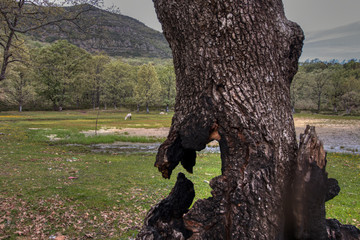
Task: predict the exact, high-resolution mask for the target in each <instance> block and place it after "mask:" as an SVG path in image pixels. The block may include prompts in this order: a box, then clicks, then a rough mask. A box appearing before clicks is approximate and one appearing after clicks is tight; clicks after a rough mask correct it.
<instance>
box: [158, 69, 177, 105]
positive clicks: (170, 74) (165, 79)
mask: <svg viewBox="0 0 360 240" xmlns="http://www.w3.org/2000/svg"><path fill="white" fill-rule="evenodd" d="M157 73H158V76H159V80H160V83H161V90H162V91H161V102H162V103H163V104H164V105H166V110H167V111H168V107H169V106H173V105H174V104H175V96H176V81H175V79H176V78H175V69H174V65H173V64H172V63H171V62H170V63H167V64H166V65H162V66H159V67H158V69H157Z"/></svg>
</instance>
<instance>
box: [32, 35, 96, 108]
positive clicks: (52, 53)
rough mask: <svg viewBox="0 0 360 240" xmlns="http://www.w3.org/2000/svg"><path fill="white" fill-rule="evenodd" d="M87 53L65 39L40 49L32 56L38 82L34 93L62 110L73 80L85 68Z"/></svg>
mask: <svg viewBox="0 0 360 240" xmlns="http://www.w3.org/2000/svg"><path fill="white" fill-rule="evenodd" d="M89 58H90V55H89V54H88V53H87V52H86V51H85V50H83V49H81V48H78V47H76V46H75V45H72V44H70V43H68V42H67V41H65V40H61V41H57V42H55V43H54V44H51V45H50V46H47V47H43V48H40V49H39V50H38V51H37V52H36V53H35V55H34V62H35V64H36V69H35V70H36V74H37V75H36V77H37V80H38V81H39V84H38V86H37V92H38V93H39V95H41V96H43V97H44V98H45V99H46V100H50V101H51V102H52V104H53V109H54V110H62V108H63V106H64V105H65V104H66V102H69V101H70V99H71V93H72V92H74V93H76V92H77V90H78V89H76V84H75V80H76V78H77V76H78V75H79V74H81V73H83V72H84V71H85V68H84V67H85V63H87V61H88V60H89Z"/></svg>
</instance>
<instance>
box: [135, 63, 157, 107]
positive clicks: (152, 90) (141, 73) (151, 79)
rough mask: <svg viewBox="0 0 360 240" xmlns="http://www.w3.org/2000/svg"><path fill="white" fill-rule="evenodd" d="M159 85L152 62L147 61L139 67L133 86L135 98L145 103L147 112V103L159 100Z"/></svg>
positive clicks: (140, 102)
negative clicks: (135, 82)
mask: <svg viewBox="0 0 360 240" xmlns="http://www.w3.org/2000/svg"><path fill="white" fill-rule="evenodd" d="M160 92H161V85H160V82H159V79H158V76H157V74H156V71H155V67H154V66H153V64H151V63H148V64H144V65H142V66H141V67H140V69H139V70H138V73H137V84H136V86H135V99H136V101H137V102H138V103H139V104H145V107H146V112H147V113H149V105H150V104H156V103H158V102H159V96H160V95H159V93H160Z"/></svg>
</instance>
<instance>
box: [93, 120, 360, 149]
mask: <svg viewBox="0 0 360 240" xmlns="http://www.w3.org/2000/svg"><path fill="white" fill-rule="evenodd" d="M306 125H311V126H315V129H316V132H317V134H318V135H319V137H320V139H321V140H322V141H323V144H324V148H325V150H326V151H328V152H342V153H352V154H360V121H359V120H333V119H308V118H298V119H295V128H296V135H297V137H298V138H299V136H300V134H301V133H302V132H303V131H304V130H305V127H306ZM168 131H169V129H168V128H157V129H145V128H129V129H120V130H119V129H105V130H102V134H114V133H117V134H124V133H126V134H127V135H132V136H155V137H166V136H167V134H168ZM90 134H91V133H90ZM159 146H160V143H125V142H116V143H113V144H94V145H91V146H90V147H91V149H92V151H95V152H109V153H136V152H143V153H144V152H147V153H156V152H157V149H158V147H159ZM219 151H220V149H219V147H217V146H216V144H215V146H214V144H211V145H210V146H208V147H207V148H206V149H204V150H203V152H219Z"/></svg>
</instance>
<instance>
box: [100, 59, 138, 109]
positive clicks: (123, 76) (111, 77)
mask: <svg viewBox="0 0 360 240" xmlns="http://www.w3.org/2000/svg"><path fill="white" fill-rule="evenodd" d="M131 71H132V66H130V65H129V64H126V63H124V62H123V61H121V60H116V61H112V62H110V63H108V64H107V65H106V66H105V70H104V79H105V84H104V102H109V103H111V104H113V106H114V108H115V109H116V108H117V106H118V105H119V104H120V106H121V104H122V103H124V102H125V100H126V98H129V97H131V96H132V94H133V82H132V81H133V79H132V78H131V77H132V74H131Z"/></svg>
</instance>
